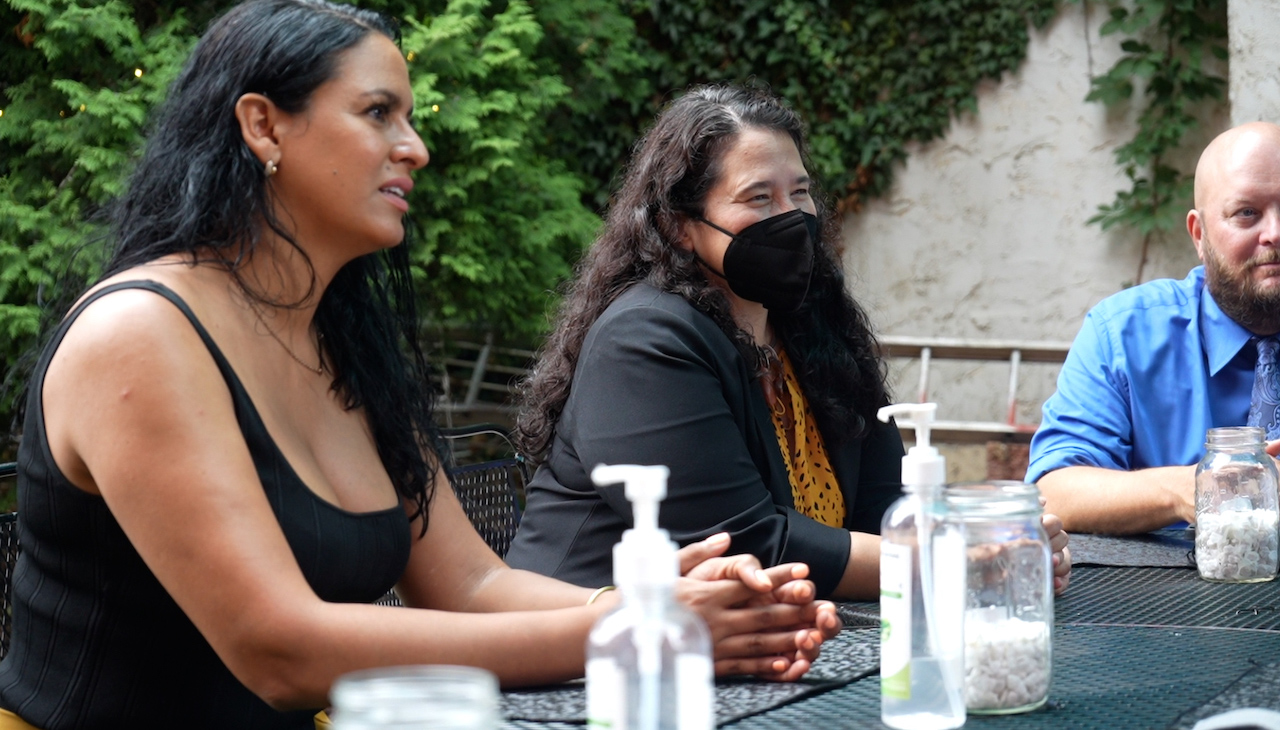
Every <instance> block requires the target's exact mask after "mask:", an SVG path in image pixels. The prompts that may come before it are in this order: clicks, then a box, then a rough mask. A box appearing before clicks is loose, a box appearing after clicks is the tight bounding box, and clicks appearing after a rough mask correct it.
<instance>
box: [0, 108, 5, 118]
mask: <svg viewBox="0 0 1280 730" xmlns="http://www.w3.org/2000/svg"><path fill="white" fill-rule="evenodd" d="M3 116H4V110H3V109H0V117H3Z"/></svg>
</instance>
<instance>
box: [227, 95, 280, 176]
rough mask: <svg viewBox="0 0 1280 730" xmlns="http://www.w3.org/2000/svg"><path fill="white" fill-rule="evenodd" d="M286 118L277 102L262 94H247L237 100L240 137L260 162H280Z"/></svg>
mask: <svg viewBox="0 0 1280 730" xmlns="http://www.w3.org/2000/svg"><path fill="white" fill-rule="evenodd" d="M285 117H286V115H285V114H284V113H283V112H282V111H281V110H280V108H279V107H277V106H276V105H275V102H273V101H271V100H270V99H268V98H267V97H266V96H264V95H262V94H257V93H250V94H245V95H244V96H241V97H240V98H239V99H237V100H236V120H237V121H239V122H240V135H241V136H242V137H244V143H245V144H246V145H248V147H249V150H250V151H251V152H253V154H254V156H255V157H257V158H258V161H259V162H262V163H264V164H265V163H266V162H267V160H271V161H273V162H279V161H280V134H281V131H282V130H281V129H280V127H281V125H282V123H287V122H286V118H285Z"/></svg>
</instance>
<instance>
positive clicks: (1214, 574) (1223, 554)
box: [1196, 509, 1280, 581]
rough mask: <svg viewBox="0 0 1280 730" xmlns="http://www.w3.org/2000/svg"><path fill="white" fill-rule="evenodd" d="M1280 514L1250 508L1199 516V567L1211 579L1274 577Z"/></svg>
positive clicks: (1233, 579)
mask: <svg viewBox="0 0 1280 730" xmlns="http://www.w3.org/2000/svg"><path fill="white" fill-rule="evenodd" d="M1278 524H1280V514H1277V513H1276V512H1275V511H1273V510H1265V509H1251V510H1240V511H1230V512H1204V513H1201V514H1199V515H1196V566H1197V567H1198V568H1199V570H1200V575H1201V577H1203V578H1206V579H1208V580H1220V581H1248V580H1267V579H1270V578H1273V577H1275V575H1276V567H1277V542H1278V541H1277V525H1278Z"/></svg>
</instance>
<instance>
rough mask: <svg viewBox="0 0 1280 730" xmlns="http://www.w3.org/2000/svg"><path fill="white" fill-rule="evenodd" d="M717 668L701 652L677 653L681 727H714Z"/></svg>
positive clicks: (682, 729) (694, 729) (689, 729)
mask: <svg viewBox="0 0 1280 730" xmlns="http://www.w3.org/2000/svg"><path fill="white" fill-rule="evenodd" d="M715 681H716V680H715V670H714V668H713V667H712V666H711V658H710V657H706V656H702V655H700V654H681V655H679V656H678V657H676V691H677V692H678V693H679V694H680V716H679V719H678V723H679V728H680V730H712V728H714V727H715V726H716V720H715V709H714V708H715V690H714V689H713V688H714V687H715Z"/></svg>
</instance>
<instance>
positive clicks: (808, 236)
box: [507, 86, 1069, 599]
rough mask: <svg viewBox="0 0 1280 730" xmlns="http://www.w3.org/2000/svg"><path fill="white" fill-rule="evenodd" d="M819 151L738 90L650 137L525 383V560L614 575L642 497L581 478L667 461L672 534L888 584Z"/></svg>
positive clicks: (593, 579) (874, 462)
mask: <svg viewBox="0 0 1280 730" xmlns="http://www.w3.org/2000/svg"><path fill="white" fill-rule="evenodd" d="M806 157H807V150H806V143H805V136H804V130H803V125H802V123H801V121H800V119H799V117H798V116H797V115H796V114H795V113H794V112H793V111H791V110H790V109H788V108H787V107H786V106H785V105H784V104H783V103H782V102H781V101H780V100H779V99H777V98H776V97H774V96H772V95H770V94H768V93H766V92H764V91H761V90H758V89H751V88H740V87H734V86H704V87H699V88H695V89H692V90H690V91H689V92H688V93H686V94H684V95H683V96H681V97H680V98H679V99H677V100H675V101H674V102H673V103H671V104H670V105H669V106H668V107H667V108H666V109H665V110H664V111H663V112H662V113H661V114H660V115H659V116H658V119H657V121H656V122H655V124H654V126H653V128H652V129H651V130H650V131H649V132H648V133H647V134H646V135H645V137H644V138H643V139H642V140H641V141H640V142H639V143H638V144H637V146H636V149H635V152H634V154H633V157H632V159H631V162H630V164H629V165H628V167H627V169H626V171H625V172H624V174H623V177H622V182H621V187H620V190H619V191H618V193H617V195H616V196H615V198H614V201H613V203H612V206H611V208H610V210H609V213H608V216H607V220H606V223H605V228H604V230H603V232H602V233H601V234H600V236H599V237H598V238H597V240H596V241H595V243H594V244H593V245H592V247H591V250H590V251H589V252H588V254H587V256H586V258H585V259H584V262H583V263H582V265H581V267H580V270H579V271H578V273H577V278H576V280H575V281H574V282H573V284H572V286H571V288H570V290H569V292H568V296H567V297H566V300H565V302H564V304H563V308H562V310H561V312H560V316H559V320H558V322H557V325H556V327H555V330H554V332H553V334H552V335H551V338H550V340H549V341H548V342H547V344H546V346H545V347H544V349H543V351H542V353H541V356H540V359H539V361H538V362H537V364H536V365H535V367H534V369H533V372H532V374H531V375H530V377H529V379H528V380H527V381H526V383H525V384H524V389H523V404H522V409H521V412H520V417H519V423H518V429H517V430H518V434H517V435H518V438H519V440H520V446H521V448H522V450H523V451H524V452H525V453H526V454H529V455H530V456H532V457H533V458H535V459H536V460H538V461H540V462H541V465H540V466H539V468H538V471H537V473H536V474H535V475H534V478H533V479H532V481H531V483H530V485H529V491H528V505H527V509H526V511H525V515H524V517H523V520H522V522H521V527H520V531H519V533H518V534H517V535H516V539H515V541H514V543H513V544H512V546H511V551H510V552H509V553H508V555H507V560H508V562H510V563H511V564H512V565H513V566H516V567H522V568H528V569H530V570H536V571H538V572H541V573H544V574H546V575H552V576H555V577H558V578H561V579H563V580H567V581H569V582H572V583H577V584H580V585H596V584H599V583H602V582H608V581H609V580H610V572H611V566H610V563H609V558H608V555H609V547H610V546H611V545H612V544H613V543H614V542H615V541H616V540H617V538H618V535H619V534H621V532H622V530H624V529H626V528H627V527H628V526H629V525H630V510H629V507H628V505H627V503H626V501H625V498H624V497H623V495H622V492H621V490H620V488H618V487H604V488H598V487H595V486H594V485H593V484H592V483H591V481H590V479H588V478H587V474H588V472H589V471H590V469H591V467H592V466H593V465H595V464H596V463H601V462H603V463H617V462H629V463H640V464H650V463H652V464H666V465H668V466H669V467H670V468H671V479H670V487H669V496H668V498H667V500H666V501H665V502H664V503H663V505H662V511H661V524H662V525H663V527H665V528H666V529H667V530H669V531H670V532H671V534H672V537H673V538H674V539H675V540H676V541H677V542H681V543H688V542H693V541H696V540H699V539H702V538H704V537H706V536H707V535H709V534H712V533H716V532H720V531H727V532H728V533H729V534H730V535H731V536H732V538H733V547H734V549H735V550H741V551H748V552H750V553H752V554H754V555H755V556H756V557H757V558H758V559H759V560H760V561H761V562H762V563H763V564H765V565H773V564H777V563H781V562H786V561H793V560H794V561H802V562H805V563H807V564H809V566H810V570H811V577H812V579H813V581H814V583H815V584H816V585H817V587H818V592H819V595H824V596H834V597H842V598H864V599H865V598H871V597H874V596H876V595H878V591H879V585H878V575H879V538H878V537H877V535H878V533H879V528H880V520H881V517H882V515H883V514H884V511H885V509H886V508H887V507H888V506H889V505H890V504H891V503H892V502H893V501H894V500H895V499H897V498H898V497H899V496H900V492H901V484H900V465H901V458H902V455H903V447H902V441H901V438H900V437H899V435H898V432H897V428H896V427H895V426H893V425H892V424H884V423H881V422H879V421H878V420H877V418H876V411H877V410H878V409H879V408H880V407H881V406H883V405H885V404H887V403H888V396H887V394H886V387H885V380H884V369H883V367H882V365H881V363H880V361H879V359H878V357H877V353H876V344H875V340H874V338H873V336H872V332H871V328H870V326H869V325H868V322H867V318H866V316H865V314H864V313H863V312H862V310H861V308H859V307H858V305H857V304H856V303H855V302H854V301H853V299H852V298H851V296H850V295H849V293H848V292H847V291H846V288H845V280H844V276H843V274H842V273H841V268H840V265H839V264H838V262H837V258H836V254H835V252H834V251H833V250H832V248H831V246H830V240H831V237H832V235H833V234H834V232H835V228H834V224H833V222H832V220H831V219H830V217H829V216H828V215H827V212H826V210H825V209H824V206H823V197H822V195H820V194H819V193H818V191H817V186H816V184H815V182H814V181H813V180H812V179H811V177H810V175H809V173H808V171H807V170H808V164H807V159H806ZM1049 526H1050V528H1051V529H1054V522H1053V521H1050V523H1049ZM1054 532H1055V534H1057V535H1058V537H1057V538H1056V540H1057V543H1058V544H1057V548H1058V549H1061V548H1062V547H1063V546H1064V545H1065V539H1066V536H1065V535H1064V534H1061V531H1060V527H1059V528H1058V529H1054ZM1064 558H1065V556H1060V557H1059V560H1061V561H1062V562H1063V563H1064V565H1063V570H1062V577H1063V578H1064V579H1065V575H1066V569H1068V568H1069V561H1066V560H1065V559H1064Z"/></svg>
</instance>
